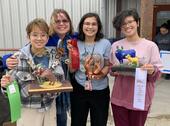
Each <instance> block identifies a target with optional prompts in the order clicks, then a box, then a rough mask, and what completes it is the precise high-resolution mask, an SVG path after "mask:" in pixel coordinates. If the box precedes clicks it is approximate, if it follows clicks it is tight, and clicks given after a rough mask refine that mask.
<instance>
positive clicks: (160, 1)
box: [155, 0, 170, 4]
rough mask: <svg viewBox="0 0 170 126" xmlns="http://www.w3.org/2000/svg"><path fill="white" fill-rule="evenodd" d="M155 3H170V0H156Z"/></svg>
mask: <svg viewBox="0 0 170 126" xmlns="http://www.w3.org/2000/svg"><path fill="white" fill-rule="evenodd" d="M155 3H158V4H159V3H164V4H165V3H170V0H155Z"/></svg>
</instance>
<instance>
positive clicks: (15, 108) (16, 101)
mask: <svg viewBox="0 0 170 126" xmlns="http://www.w3.org/2000/svg"><path fill="white" fill-rule="evenodd" d="M7 96H8V99H9V104H10V112H11V122H15V121H17V120H18V119H19V118H20V117H21V98H20V92H19V87H18V84H17V82H16V81H13V82H12V83H11V84H10V85H8V87H7Z"/></svg>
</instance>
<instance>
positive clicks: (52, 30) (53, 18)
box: [49, 9, 73, 36]
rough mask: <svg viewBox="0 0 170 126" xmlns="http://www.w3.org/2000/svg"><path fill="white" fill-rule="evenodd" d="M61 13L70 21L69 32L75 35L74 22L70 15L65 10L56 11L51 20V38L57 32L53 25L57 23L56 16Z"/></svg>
mask: <svg viewBox="0 0 170 126" xmlns="http://www.w3.org/2000/svg"><path fill="white" fill-rule="evenodd" d="M59 13H62V14H64V15H65V16H66V18H67V19H68V21H69V25H70V30H69V32H68V33H69V34H73V25H72V21H71V19H70V16H69V15H68V13H67V12H66V11H65V10H64V9H54V10H53V12H52V15H51V19H50V26H49V27H50V28H49V35H50V36H51V35H53V34H55V30H54V27H53V24H54V22H55V18H56V16H57V15H58V14H59Z"/></svg>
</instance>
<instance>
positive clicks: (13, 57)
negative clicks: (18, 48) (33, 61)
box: [6, 56, 18, 69]
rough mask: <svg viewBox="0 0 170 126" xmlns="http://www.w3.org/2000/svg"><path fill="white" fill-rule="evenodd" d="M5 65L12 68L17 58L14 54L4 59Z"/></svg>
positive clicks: (16, 62)
mask: <svg viewBox="0 0 170 126" xmlns="http://www.w3.org/2000/svg"><path fill="white" fill-rule="evenodd" d="M6 64H7V67H8V68H9V69H14V68H15V67H16V66H17V65H18V59H17V58H16V57H15V56H11V57H9V58H8V59H7V60H6Z"/></svg>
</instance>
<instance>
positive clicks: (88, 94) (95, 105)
mask: <svg viewBox="0 0 170 126" xmlns="http://www.w3.org/2000/svg"><path fill="white" fill-rule="evenodd" d="M78 33H79V34H78V42H77V45H78V49H79V55H80V67H79V69H78V70H75V69H73V68H72V66H71V65H70V72H72V73H74V75H75V76H74V78H72V80H71V81H72V85H73V92H72V93H71V126H85V125H86V121H87V116H88V113H89V112H90V118H91V125H92V126H106V125H107V118H108V109H109V85H108V83H109V81H108V77H107V74H108V72H109V53H110V48H111V44H110V42H109V41H108V40H107V39H104V38H103V33H102V24H101V21H100V18H99V16H98V15H97V14H96V13H87V14H85V15H84V16H83V17H82V18H81V20H80V23H79V28H78ZM68 48H69V51H71V49H72V46H71V45H68ZM75 58H76V57H75Z"/></svg>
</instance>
